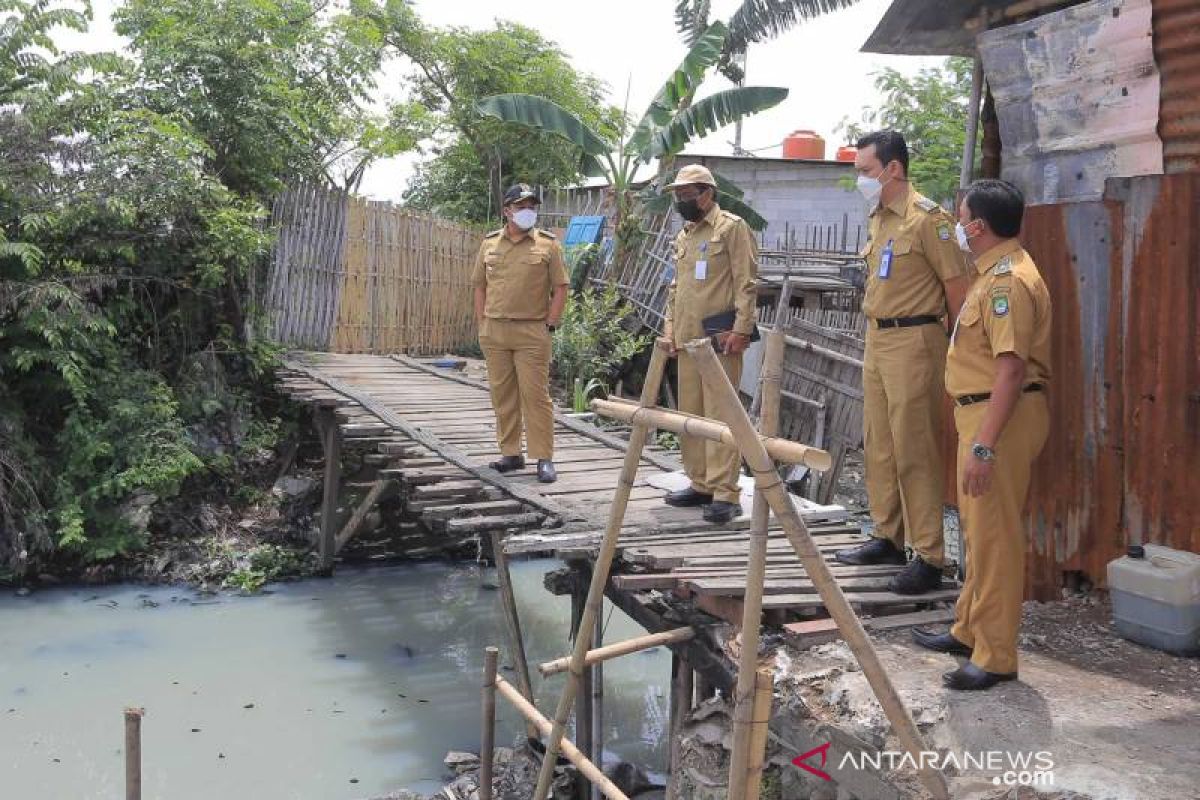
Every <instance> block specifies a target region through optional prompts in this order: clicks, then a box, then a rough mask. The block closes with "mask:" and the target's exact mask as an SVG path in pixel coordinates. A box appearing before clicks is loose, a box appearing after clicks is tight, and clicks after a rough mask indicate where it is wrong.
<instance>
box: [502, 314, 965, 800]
mask: <svg viewBox="0 0 1200 800" xmlns="http://www.w3.org/2000/svg"><path fill="white" fill-rule="evenodd" d="M772 339H774V340H775V341H774V342H773V343H771V342H770V340H769V346H770V348H771V350H770V352H772V353H773V354H774V355H776V356H778V351H780V350H781V349H782V341H781V340H780V339H781V337H778V336H773V337H772ZM680 355H681V356H682V357H689V358H692V359H694V361H695V364H696V367H697V370H698V371H699V373H700V377H701V380H702V381H703V385H704V387H705V390H706V392H711V393H712V395H713V397H714V398H715V399H716V402H717V405H718V407H719V408H720V415H719V416H720V418H721V420H720V421H717V420H710V419H705V418H701V417H694V416H689V415H686V414H678V413H676V412H669V411H666V410H664V409H660V408H656V407H655V405H654V404H655V400H656V398H657V397H658V394H659V389H660V385H661V382H662V377H663V370H664V367H665V361H666V352H665V350H664V349H663V348H662V347H661V346H656V347H655V350H654V354H653V356H652V357H651V360H650V367H649V369H648V370H647V374H646V380H645V383H644V385H643V387H642V394H641V398H640V402H639V404H638V405H637V406H632V405H630V404H625V403H614V402H611V401H602V400H601V401H594V402H593V404H592V408H593V410H594V411H596V412H597V413H600V414H603V415H606V416H612V417H614V418H617V419H624V420H626V421H629V422H631V423H632V426H633V428H632V431H631V433H630V437H629V447H628V449H627V450H626V453H625V460H624V465H623V467H622V470H621V475H620V478H619V481H618V485H617V490H616V493H615V495H614V497H613V501H612V505H611V510H610V514H609V519H608V524H607V526H606V528H605V532H604V537H603V539H602V540H601V544H600V548H599V553H598V555H597V557H596V562H595V564H594V566H593V569H592V577H591V583H590V586H589V589H588V596H587V601H586V603H585V606H584V610H583V614H582V618H581V620H580V622H579V629H578V631H577V632H576V639H575V645H574V649H573V651H572V653H571V656H570V661H569V666H568V668H567V669H568V676H567V681H566V684H565V685H564V687H563V691H562V695H561V696H560V697H559V703H558V708H557V710H556V713H555V717H554V720H553V722H552V723H551V722H550V721H548V720H544V718H543V719H542V720H541V721H539V722H536V723H535V724H537V725H538V727H539V728H541V729H542V730H543V731H544V732H547V733H548V734H549V736H548V741H547V743H546V752H545V757H544V760H543V762H542V767H541V771H540V773H539V775H538V784H537V789H536V790H535V793H534V797H537V798H543V797H546V795H547V793H548V792H549V790H550V785H551V782H552V781H553V778H554V765H555V762H556V758H557V756H558V754H559V753H560V752H562V753H563V754H564V755H566V756H567V757H568V758H569V759H571V760H574V758H572V756H571V750H573V749H574V748H573V745H571V743H570V742H568V741H566V740H565V739H564V731H565V729H566V723H567V719H568V717H569V715H570V712H571V707H572V704H573V703H574V699H575V694H576V692H577V691H578V688H579V685H580V683H581V680H582V675H583V670H584V669H585V668H586V664H587V659H588V655H589V649H588V647H589V643H590V642H591V641H592V628H593V626H594V625H595V623H596V617H597V613H598V610H599V605H600V603H601V602H603V598H604V590H605V587H606V585H607V583H608V580H609V576H610V573H611V570H612V563H613V559H614V557H615V553H616V548H617V543H618V539H619V536H620V531H621V526H622V523H623V522H624V517H625V509H626V506H627V504H628V501H629V495H630V491H631V489H632V486H633V481H634V476H635V475H636V472H637V467H638V463H639V460H640V458H641V453H642V449H643V447H644V446H645V442H646V433H647V430H648V429H649V428H650V427H657V428H664V429H667V430H673V429H675V430H679V431H680V432H683V433H686V434H688V435H692V436H697V437H699V438H704V439H708V440H710V441H716V442H722V443H727V444H730V445H732V446H734V447H736V448H737V449H738V450H739V451H740V452H741V455H742V457H743V458H744V459H745V460H746V462H747V463H748V464H749V465H750V469H751V472H752V473H753V475H754V480H755V486H756V490H757V494H756V500H757V499H759V498H761V500H762V501H763V502H761V503H760V502H756V504H755V510H754V514H753V518H754V521H755V523H756V524H757V523H759V522H762V523H764V524H763V525H762V528H763V529H764V530H765V528H766V525H765V522H766V520H768V519H769V513H768V509H769V512H770V513H773V514H774V515H775V517H776V519H777V520H778V522H779V524H780V526H781V527H782V528H783V531H784V534H785V535H786V536H787V538H788V541H789V542H790V543H791V545H792V548H793V549H794V550H795V552H796V555H797V557H798V558H799V560H800V562H801V564H802V565H803V566H804V568H805V571H806V572H807V573H808V575H809V577H810V579H811V580H812V582H813V586H814V587H815V588H816V590H817V592H818V594H819V595H820V597H821V601H822V603H823V604H824V606H825V608H826V609H827V610H828V611H829V615H830V616H831V617H832V618H833V621H834V622H835V623H836V624H837V626H838V629H839V631H840V632H841V634H842V638H843V639H844V640H845V641H846V643H847V644H848V645H849V646H850V649H851V651H852V652H853V653H854V656H855V658H856V659H857V661H858V663H859V665H860V667H861V668H862V671H863V674H864V676H865V677H866V678H867V681H868V683H869V684H870V686H871V689H872V691H873V692H874V693H875V696H876V698H877V699H878V700H879V703H880V705H881V706H882V708H883V710H884V713H885V714H886V715H887V718H888V721H889V722H890V723H891V726H892V730H893V731H895V733H896V736H897V738H898V739H899V741H900V744H901V746H902V747H903V748H904V749H905V750H906V751H907V752H908V753H909V754H911V755H912V756H913V758H914V759H916V760H917V763H919V764H925V762H924V760H922V759H920V757H919V756H920V753H921V752H923V751H924V750H925V745H924V741H923V739H922V737H921V734H920V732H919V731H918V730H917V726H916V723H915V722H914V721H913V718H912V715H911V714H909V712H908V709H907V708H906V707H905V706H904V703H903V701H902V700H901V699H900V696H899V694H897V692H896V689H895V687H894V686H893V685H892V682H891V679H890V677H889V676H888V674H887V671H886V669H885V668H884V666H883V663H882V662H881V661H880V659H879V655H878V653H876V651H875V648H874V646H873V645H872V644H871V640H870V639H869V638H868V637H867V634H866V631H865V630H864V629H863V626H862V623H861V622H860V621H859V619H858V616H857V615H856V614H855V612H854V609H853V608H852V607H851V606H850V604H849V602H848V601H847V600H846V597H845V595H844V594H843V593H842V590H841V587H839V586H838V584H837V581H836V580H835V579H834V577H833V574H832V573H831V572H830V570H829V567H828V565H827V564H826V563H825V560H824V558H823V557H822V555H821V553H820V551H819V550H818V549H817V546H816V544H815V543H814V542H813V539H812V536H811V535H810V534H809V532H808V529H807V527H806V526H805V524H804V521H803V520H802V519H801V517H800V514H799V512H798V511H797V510H796V507H795V505H794V504H793V502H792V500H791V497H790V496H789V495H788V493H787V490H786V489H785V488H784V485H783V481H782V479H781V478H780V476H779V473H778V471H777V469H776V466H775V462H774V461H773V460H772V455H776V456H779V457H781V460H793V459H794V463H808V464H810V465H811V466H814V467H815V468H818V469H820V468H827V467H828V465H829V463H830V462H829V454H828V453H825V452H824V451H821V450H818V449H816V448H808V447H805V446H804V445H797V444H796V443H794V442H787V441H786V440H780V439H772V438H770V437H767V436H765V435H764V434H766V433H769V432H770V431H769V430H767V431H756V430H755V429H754V425H753V423H752V422H751V421H750V416H749V415H748V414H747V413H746V410H745V408H744V407H743V406H742V403H741V400H740V399H739V398H738V395H737V390H736V389H735V388H734V386H733V384H731V383H730V382H729V378H728V377H727V376H726V375H725V372H724V370H723V369H722V368H721V365H720V362H719V361H718V359H717V356H716V354H715V352H714V351H713V348H712V343H711V341H710V340H709V339H697V340H694V341H692V342H688V343H687V345H686V346H685V347H684V348H683V349H682V350H680ZM776 360H779V359H778V358H776ZM766 372H767V373H768V376H769V375H770V369H769V368H768V370H766ZM768 391H772V392H773V391H774V390H773V389H772V388H770V387H768ZM764 400H767V398H764ZM770 403H771V405H773V406H775V409H771V410H770V411H769V415H770V416H772V417H777V416H778V415H777V410H776V409H777V407H778V402H777V401H776V400H774V399H772V400H771V401H770ZM767 423H768V428H769V427H770V425H771V424H772V422H771V420H770V419H768V420H767ZM789 445H790V446H794V447H789ZM795 448H799V449H795ZM785 454H786V455H785ZM821 464H823V465H824V467H822V466H818V465H821ZM754 546H755V545H754V543H753V540H752V548H753V547H754ZM749 579H750V580H749V585H748V586H747V606H751V605H752V604H753V603H755V600H754V598H755V597H757V603H758V604H761V602H762V591H763V578H762V575H761V574H759V575H757V577H756V576H755V574H754V570H753V560H752V564H751V573H750V574H749ZM750 611H751V609H750V608H747V615H746V617H744V619H743V630H742V635H743V645H742V662H743V663H742V664H741V665H740V668H739V676H738V691H737V694H736V698H735V702H736V708H740V709H742V713H741V714H737V713H736V710H735V742H741V744H740V747H738V749H737V750H736V751H735V753H736V758H737V763H736V764H734V765H731V767H732V771H731V775H730V791H731V797H737V798H743V799H744V800H752V799H753V798H756V796H757V781H758V780H759V776H760V775H761V769H762V763H763V757H762V753H761V752H758V751H763V750H764V748H765V742H766V735H765V734H766V722H767V721H768V720H767V718H769V716H770V715H769V708H770V703H769V701H770V696H769V695H770V688H769V687H770V684H769V681H768V680H767V676H766V675H765V674H763V675H760V674H759V669H758V664H757V650H758V646H757V640H758V631H759V628H760V626H761V611H760V612H759V614H758V615H752V614H751V613H749V612H750ZM754 616H756V618H752V617H754ZM751 630H752V631H753V634H751V633H750V631H751ZM751 639H753V641H751ZM560 661H561V660H560ZM747 665H749V666H747ZM503 686H505V684H503V682H502V679H498V680H497V688H500V689H503ZM502 693H505V692H503V691H502ZM514 694H515V692H514ZM521 700H522V701H524V699H523V698H521ZM534 713H536V710H535V711H534ZM760 715H761V716H762V717H763V719H761V720H760V719H759V716H760ZM539 716H540V715H539ZM739 723H741V724H739ZM756 723H761V724H756ZM574 752H575V753H578V751H577V750H575V751H574ZM589 766H591V767H592V768H593V769H594V765H591V764H590V762H589ZM585 774H586V773H585ZM918 776H919V778H920V780H921V782H922V784H924V786H925V788H926V789H927V790H928V791H929V792H930V794H931V796H932V797H933V798H935V800H948V798H949V791H948V788H947V786H946V781H945V777H944V776H943V775H942V773H941V772H940V771H937V770H935V769H932V768H929V767H925V768H923V769H921V770H920V772H919V773H918ZM606 796H610V797H611V796H612V795H608V794H607V792H606Z"/></svg>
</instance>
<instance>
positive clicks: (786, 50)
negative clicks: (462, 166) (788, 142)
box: [63, 0, 941, 200]
mask: <svg viewBox="0 0 1200 800" xmlns="http://www.w3.org/2000/svg"><path fill="white" fill-rule="evenodd" d="M890 4H891V0H862V2H860V3H859V4H858V5H857V6H854V7H853V8H851V9H849V10H846V11H841V12H837V13H834V14H830V15H827V16H824V17H820V18H818V19H815V20H811V21H809V22H806V23H804V24H802V25H799V26H797V27H796V28H793V29H792V30H791V31H790V32H788V33H785V34H783V35H782V36H780V37H779V38H778V39H775V40H773V41H769V42H765V43H761V44H755V45H752V46H751V49H750V53H749V56H748V63H747V81H748V83H750V84H753V85H762V86H785V87H787V88H788V89H790V90H791V93H790V94H789V96H788V99H787V100H785V101H784V102H783V103H781V104H780V105H779V106H777V107H775V108H773V109H771V110H770V111H767V112H764V113H762V114H759V115H757V116H755V117H753V118H751V119H749V120H747V122H746V124H745V131H744V133H743V138H742V146H743V147H745V148H747V149H749V150H757V151H759V152H760V154H761V155H763V156H779V154H780V145H781V142H782V141H783V138H784V136H786V135H787V134H788V133H789V132H790V131H793V130H796V129H798V128H804V129H811V130H815V131H816V132H817V133H819V134H821V135H822V136H824V137H825V139H826V147H827V152H828V154H829V156H830V157H832V155H833V152H834V151H835V150H836V149H837V146H838V145H839V144H843V142H842V141H840V140H839V138H838V134H836V133H835V130H834V129H835V128H836V127H837V124H838V123H839V122H840V121H841V120H842V118H843V117H845V116H847V115H850V116H852V117H854V118H855V119H857V118H858V117H859V115H860V114H861V109H862V107H863V106H864V105H868V104H871V103H874V102H875V101H876V100H877V94H876V92H875V90H874V87H873V86H872V82H871V73H872V72H874V71H876V70H878V69H880V68H881V67H884V66H892V67H895V68H897V69H900V70H902V71H904V72H916V71H917V70H918V69H920V68H921V67H924V66H928V65H931V64H936V63H939V62H940V60H941V59H934V58H920V57H914V56H877V55H868V54H865V53H860V52H859V48H860V47H861V46H862V43H863V42H864V41H866V38H867V36H868V35H869V34H870V33H871V31H872V30H873V29H874V27H875V24H876V23H877V22H878V20H879V19H880V18H881V17H882V16H883V12H884V11H885V10H886V9H887V7H888V6H889V5H890ZM117 5H119V2H118V0H93V7H94V9H95V12H96V22H95V24H94V25H93V29H92V34H91V35H90V36H88V37H87V38H86V39H81V38H78V37H74V36H71V37H63V40H64V41H63V43H64V44H66V45H67V46H69V47H73V48H76V49H88V50H103V49H109V50H115V49H120V48H121V47H122V46H123V42H122V41H121V39H120V38H119V37H117V36H116V35H115V34H114V33H113V32H112V26H111V24H110V22H109V15H110V13H111V11H112V9H113V8H114V7H116V6H117ZM712 5H713V19H726V18H728V16H729V14H730V13H732V12H733V10H735V9H736V8H737V7H738V6H739V5H740V0H713V4H712ZM415 6H416V8H417V11H418V12H419V13H420V15H421V17H422V19H424V20H425V21H426V22H428V23H431V24H435V25H441V26H449V25H455V26H465V27H471V28H487V27H490V26H492V25H493V24H494V21H495V20H496V19H497V18H504V19H510V20H513V21H515V22H519V23H521V24H523V25H527V26H529V27H531V28H536V29H537V30H539V31H540V32H541V33H542V34H543V35H544V36H545V37H546V38H548V39H550V40H552V41H555V42H557V43H558V44H559V46H560V47H561V48H562V50H563V51H564V52H566V53H567V54H568V55H569V56H570V57H571V60H572V61H573V62H574V64H575V66H576V67H577V68H578V69H581V70H584V71H587V72H590V73H592V74H594V75H596V76H597V77H598V78H600V79H601V80H602V81H604V82H605V83H606V84H607V85H608V88H609V92H610V97H611V100H612V102H613V103H614V105H621V104H622V103H623V102H624V98H625V91H626V87H627V86H628V87H629V91H630V100H629V107H630V109H631V110H632V112H633V113H634V114H640V112H641V111H642V109H644V108H645V106H646V104H647V103H648V102H649V101H650V99H651V98H652V97H653V96H654V93H655V92H657V91H658V89H659V87H660V86H661V85H662V82H663V80H664V79H665V78H666V76H667V74H668V72H669V71H670V70H671V69H673V68H674V67H675V66H676V65H677V64H678V63H679V61H680V60H681V59H682V58H683V55H684V53H685V48H684V45H683V44H682V43H681V41H680V39H679V37H678V35H677V34H676V32H675V27H674V14H673V10H674V6H675V0H604V1H603V2H598V1H597V0H591V2H582V0H520V2H507V3H497V2H494V0H417V2H416V3H415ZM406 71H407V70H406V69H404V68H403V66H402V65H399V64H396V65H393V66H392V67H391V68H389V69H388V71H387V74H386V75H385V79H384V80H382V81H380V85H379V90H378V92H379V97H378V98H377V99H378V102H379V104H380V105H381V106H382V105H383V104H385V103H386V102H387V101H388V100H393V99H397V98H399V97H400V96H402V87H401V86H400V85H399V78H400V77H401V76H403V75H404V74H405V73H406ZM724 88H728V82H727V81H725V79H724V78H722V77H720V76H716V77H713V78H711V79H710V81H709V83H708V84H706V88H705V90H703V91H702V94H707V93H710V92H712V91H717V90H720V89H724ZM732 139H733V128H732V127H730V128H728V129H726V130H724V131H719V132H718V133H716V134H713V135H712V136H709V137H708V138H706V139H704V140H703V141H701V142H697V143H695V144H693V146H692V147H690V148H689V149H688V151H689V152H693V153H705V154H726V153H729V152H730V151H731V147H730V141H731V140H732ZM414 162H415V157H413V156H404V157H400V158H398V159H392V160H389V161H387V162H385V163H381V164H379V165H377V166H376V167H375V168H374V169H372V170H371V171H370V172H369V173H368V174H367V176H366V179H365V180H364V182H363V186H362V192H363V194H366V195H368V196H370V197H374V198H376V199H380V200H398V199H400V194H401V192H402V191H403V190H404V187H405V185H406V184H407V182H408V178H409V176H410V175H411V174H412V169H413V164H414Z"/></svg>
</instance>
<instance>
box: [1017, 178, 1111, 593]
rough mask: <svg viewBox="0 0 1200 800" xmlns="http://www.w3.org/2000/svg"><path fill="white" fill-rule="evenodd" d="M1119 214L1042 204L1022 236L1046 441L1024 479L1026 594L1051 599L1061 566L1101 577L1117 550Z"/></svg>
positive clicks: (1103, 208)
mask: <svg viewBox="0 0 1200 800" xmlns="http://www.w3.org/2000/svg"><path fill="white" fill-rule="evenodd" d="M1121 229H1122V219H1121V212H1120V206H1119V204H1115V203H1111V202H1089V203H1073V204H1069V205H1054V206H1040V207H1036V208H1031V209H1029V210H1028V211H1027V213H1026V218H1025V225H1024V227H1023V229H1022V232H1021V240H1022V242H1023V243H1024V245H1025V248H1026V249H1027V250H1028V251H1029V253H1030V255H1032V256H1033V259H1034V261H1035V262H1036V263H1037V265H1038V269H1039V271H1040V272H1041V273H1042V277H1043V279H1044V280H1045V281H1046V285H1047V287H1048V288H1049V290H1050V297H1051V303H1052V307H1053V312H1052V325H1053V335H1052V339H1051V341H1052V342H1053V350H1052V360H1051V371H1052V376H1051V379H1050V390H1049V392H1048V399H1049V403H1050V415H1051V426H1050V437H1049V439H1048V441H1047V443H1046V447H1045V449H1044V450H1043V451H1042V454H1041V456H1040V457H1039V459H1038V461H1037V463H1036V465H1035V468H1034V474H1033V479H1032V481H1031V483H1030V491H1029V501H1028V506H1027V510H1028V514H1029V519H1028V525H1029V530H1030V540H1029V549H1028V551H1027V554H1026V580H1027V594H1028V595H1029V596H1030V597H1034V598H1037V599H1050V598H1052V597H1055V596H1057V594H1058V589H1059V587H1060V586H1061V585H1062V573H1063V572H1064V571H1074V570H1079V571H1083V572H1086V573H1087V574H1088V575H1089V576H1091V577H1092V578H1093V579H1094V580H1095V579H1101V578H1103V574H1104V570H1103V568H1102V567H1101V568H1099V569H1097V567H1098V565H1101V564H1106V563H1107V561H1108V559H1109V558H1112V557H1113V555H1115V554H1116V553H1119V551H1120V549H1121V546H1122V545H1121V533H1120V509H1121V459H1120V447H1121V438H1120V431H1121V425H1122V416H1121V408H1122V400H1123V395H1122V393H1121V383H1120V380H1119V374H1120V365H1121V337H1120V335H1119V332H1120V328H1119V324H1120V311H1121V281H1122V278H1123V276H1122V272H1121V270H1120V268H1119V254H1120V252H1121V250H1120V248H1121Z"/></svg>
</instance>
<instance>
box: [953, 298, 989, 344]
mask: <svg viewBox="0 0 1200 800" xmlns="http://www.w3.org/2000/svg"><path fill="white" fill-rule="evenodd" d="M981 319H983V313H982V312H981V311H980V310H979V298H977V297H972V298H968V299H967V302H966V303H964V304H963V307H962V311H960V312H959V314H958V319H956V320H955V321H954V333H953V334H952V335H951V337H950V343H951V344H954V343H956V342H957V341H958V339H959V337H960V336H977V335H978V333H979V330H980V328H979V321H980V320H981Z"/></svg>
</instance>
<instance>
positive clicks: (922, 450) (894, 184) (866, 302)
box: [837, 131, 969, 594]
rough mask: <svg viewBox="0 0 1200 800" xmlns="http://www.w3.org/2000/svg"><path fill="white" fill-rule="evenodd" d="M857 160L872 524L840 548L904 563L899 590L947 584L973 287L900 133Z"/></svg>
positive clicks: (844, 555) (895, 584) (950, 226)
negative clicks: (959, 329)
mask: <svg viewBox="0 0 1200 800" xmlns="http://www.w3.org/2000/svg"><path fill="white" fill-rule="evenodd" d="M854 167H855V169H856V170H857V171H858V187H859V190H860V191H861V192H862V193H863V196H864V197H866V199H867V203H868V205H869V206H870V214H871V218H870V225H869V230H870V239H869V240H868V242H867V246H866V248H864V250H863V253H862V254H863V257H864V258H865V259H866V262H867V282H866V294H865V296H864V299H863V313H864V314H865V315H866V316H867V342H866V344H867V346H866V353H865V357H864V359H863V444H864V447H863V449H864V456H865V461H866V483H867V498H868V502H869V505H870V508H871V518H872V519H873V520H874V523H875V529H874V531H873V538H872V539H871V541H869V542H868V543H866V544H863V545H860V546H858V547H855V548H852V549H849V550H842V551H840V552H839V553H838V554H837V559H838V561H841V562H843V563H846V564H904V563H905V562H906V557H905V553H904V548H905V545H907V546H909V547H911V548H912V550H913V554H914V555H913V559H912V561H909V562H908V563H907V565H906V566H905V568H904V570H903V571H901V572H900V573H899V574H898V575H897V576H896V577H895V578H893V579H892V581H891V584H890V586H889V588H890V589H891V590H892V591H893V592H897V593H899V594H921V593H923V592H927V591H930V590H932V589H935V588H937V587H938V586H939V585H940V584H941V579H942V575H941V572H942V566H943V538H942V536H943V533H942V500H943V493H944V484H943V474H944V467H943V459H942V450H941V440H942V403H943V394H944V391H945V390H944V388H943V386H944V384H943V380H944V378H943V375H944V372H945V367H946V347H947V343H948V330H949V328H950V327H952V326H953V323H954V315H955V314H956V313H957V312H958V309H959V308H960V307H961V306H962V303H963V299H964V298H965V297H966V292H967V287H968V285H969V278H968V275H969V272H968V267H967V262H966V259H965V257H964V255H963V253H962V251H961V250H959V247H958V243H957V242H956V241H955V239H954V219H953V218H952V217H951V216H950V214H949V213H948V212H946V211H945V210H944V209H942V208H941V207H940V206H939V205H938V204H937V203H935V202H933V201H932V200H930V199H928V198H926V197H924V196H922V195H921V194H919V193H917V192H916V191H915V190H914V189H913V188H912V186H911V185H910V184H909V182H908V146H907V144H906V143H905V141H904V137H903V136H901V135H900V134H899V133H897V132H896V131H879V132H876V133H872V134H870V135H868V136H865V137H863V138H862V139H861V140H859V142H858V154H857V156H856V157H855V161H854Z"/></svg>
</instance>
